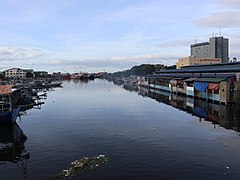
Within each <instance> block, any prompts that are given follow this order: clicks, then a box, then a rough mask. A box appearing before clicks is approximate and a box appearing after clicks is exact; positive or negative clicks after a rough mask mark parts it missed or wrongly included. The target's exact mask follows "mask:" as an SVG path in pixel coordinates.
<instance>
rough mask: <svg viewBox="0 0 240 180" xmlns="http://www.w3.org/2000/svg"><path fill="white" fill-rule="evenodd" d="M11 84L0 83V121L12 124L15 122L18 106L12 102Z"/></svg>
mask: <svg viewBox="0 0 240 180" xmlns="http://www.w3.org/2000/svg"><path fill="white" fill-rule="evenodd" d="M14 91H15V90H13V89H12V85H0V123H1V124H13V123H15V122H16V119H17V116H18V114H19V110H20V107H19V106H17V105H15V104H14V103H13V101H14V99H13V92H14Z"/></svg>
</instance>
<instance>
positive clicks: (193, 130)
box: [0, 80, 240, 180]
mask: <svg viewBox="0 0 240 180" xmlns="http://www.w3.org/2000/svg"><path fill="white" fill-rule="evenodd" d="M17 124H18V125H19V127H20V129H21V130H22V131H23V132H24V134H25V135H26V136H27V138H28V139H27V141H26V142H25V150H26V151H27V152H29V153H30V158H29V159H28V161H27V163H25V164H24V166H22V164H21V162H18V163H12V162H9V161H2V159H4V156H3V155H2V154H1V155H0V156H2V157H0V180H16V179H25V178H26V179H33V180H38V179H39V180H40V179H41V180H43V179H55V174H57V173H59V172H61V171H62V170H63V169H66V168H68V167H69V166H70V162H71V161H73V160H75V159H81V158H82V157H84V156H94V155H99V154H105V155H106V156H108V157H109V158H110V159H111V160H110V163H109V164H107V165H104V166H102V167H100V168H97V169H92V170H88V171H86V172H84V173H82V174H81V175H78V176H75V177H74V178H71V179H104V180H107V179H109V180H110V179H111V180H113V179H114V180H116V179H121V180H125V179H131V180H133V179H136V180H139V179H140V180H141V179H146V180H151V179H240V137H239V134H238V132H236V131H234V130H227V129H225V128H223V127H221V126H218V125H217V126H215V127H214V126H213V124H212V123H211V122H208V121H199V118H197V117H196V116H192V115H191V114H188V113H186V112H184V111H181V110H177V109H175V108H174V107H171V106H169V105H166V104H163V103H159V102H157V101H156V100H154V99H151V98H148V97H142V96H139V95H138V93H137V92H130V91H126V90H124V89H123V88H122V87H119V86H116V85H114V84H112V83H111V82H108V81H104V80H95V81H90V82H88V83H80V81H69V82H68V81H66V82H64V84H63V88H59V89H55V91H49V92H48V96H47V99H46V100H45V104H44V105H42V108H41V109H40V110H39V109H31V110H28V111H27V113H26V115H24V116H22V117H21V120H20V119H18V122H17ZM21 167H22V168H21ZM25 167H26V169H24V168H25ZM24 171H26V172H25V174H24Z"/></svg>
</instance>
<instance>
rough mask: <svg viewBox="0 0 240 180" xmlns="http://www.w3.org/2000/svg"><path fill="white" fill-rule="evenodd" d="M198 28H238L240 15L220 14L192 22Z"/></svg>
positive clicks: (236, 13)
mask: <svg viewBox="0 0 240 180" xmlns="http://www.w3.org/2000/svg"><path fill="white" fill-rule="evenodd" d="M193 23H194V24H196V25H197V26H200V27H214V28H216V27H217V28H218V27H225V28H226V27H238V26H239V25H240V15H239V13H238V12H233V11H232V12H220V13H214V14H211V15H210V16H208V17H205V18H202V19H198V20H196V21H194V22H193Z"/></svg>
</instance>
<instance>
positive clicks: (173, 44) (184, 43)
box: [157, 39, 194, 48]
mask: <svg viewBox="0 0 240 180" xmlns="http://www.w3.org/2000/svg"><path fill="white" fill-rule="evenodd" d="M193 40H194V39H192V40H187V39H186V40H182V39H181V40H173V41H166V42H162V43H160V44H158V45H157V47H159V48H171V47H174V48H176V47H183V46H189V45H190V44H192V43H193Z"/></svg>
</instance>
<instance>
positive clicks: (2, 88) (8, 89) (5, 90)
mask: <svg viewBox="0 0 240 180" xmlns="http://www.w3.org/2000/svg"><path fill="white" fill-rule="evenodd" d="M10 93H12V85H0V95H3V94H10Z"/></svg>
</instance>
